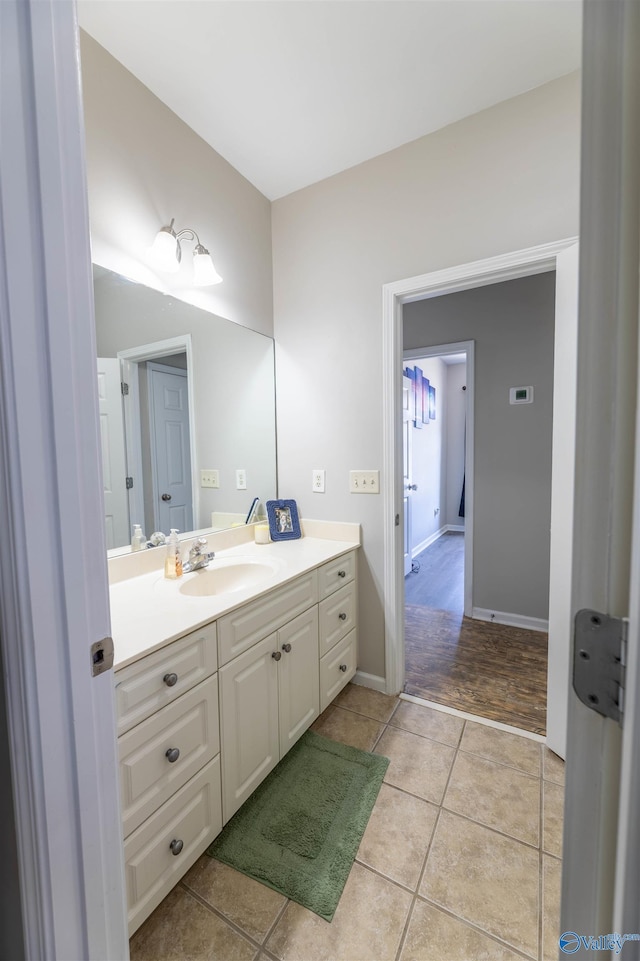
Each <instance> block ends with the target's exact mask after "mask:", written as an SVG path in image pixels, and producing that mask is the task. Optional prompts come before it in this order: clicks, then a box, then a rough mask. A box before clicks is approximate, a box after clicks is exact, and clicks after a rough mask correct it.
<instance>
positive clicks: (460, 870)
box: [420, 811, 540, 958]
mask: <svg viewBox="0 0 640 961" xmlns="http://www.w3.org/2000/svg"><path fill="white" fill-rule="evenodd" d="M539 870H540V869H539V855H538V852H537V851H535V850H534V849H533V848H530V847H527V846H526V845H524V844H521V843H520V842H519V841H515V840H512V839H511V838H506V837H503V836H502V835H500V834H496V833H495V831H491V830H490V829H489V828H486V827H484V826H483V825H480V824H475V823H474V822H473V821H467V820H466V819H464V818H461V817H458V816H457V815H455V814H450V813H449V812H448V811H442V813H441V815H440V819H439V821H438V825H437V827H436V833H435V837H434V839H433V842H432V845H431V850H430V852H429V857H428V858H427V866H426V869H425V873H424V876H423V879H422V883H421V885H420V894H421V895H422V896H423V897H425V898H428V899H429V900H430V901H435V902H436V904H439V905H441V906H442V907H443V908H445V909H446V910H448V911H451V913H452V914H455V915H457V916H458V917H460V918H462V919H464V920H466V921H469V922H470V923H471V924H474V925H476V926H477V927H479V928H481V929H482V930H483V931H486V932H487V933H488V934H492V935H493V936H494V937H496V938H500V940H502V941H505V942H506V943H507V944H510V945H512V946H513V947H514V948H516V949H518V950H520V951H523V952H525V953H526V954H527V955H529V956H530V957H532V958H536V957H537V952H538V900H539Z"/></svg>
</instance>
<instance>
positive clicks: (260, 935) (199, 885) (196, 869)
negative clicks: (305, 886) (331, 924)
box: [182, 854, 287, 943]
mask: <svg viewBox="0 0 640 961" xmlns="http://www.w3.org/2000/svg"><path fill="white" fill-rule="evenodd" d="M182 880H183V882H184V884H186V885H187V887H189V888H190V889H191V890H192V891H195V892H196V894H199V895H200V897H201V898H203V899H204V900H205V901H207V902H208V903H209V904H211V905H212V906H213V907H214V908H217V910H218V911H220V912H221V913H222V914H224V915H225V917H227V918H229V920H230V921H233V923H234V924H236V925H237V926H238V927H239V928H242V930H243V931H246V933H247V934H248V935H249V936H250V937H252V938H254V939H255V940H256V941H259V942H260V943H262V942H263V941H264V939H265V937H266V936H267V933H268V932H269V929H270V928H271V926H272V924H273V922H274V921H275V919H276V918H277V916H278V913H279V912H280V911H281V910H282V908H283V906H284V903H285V901H286V900H287V899H286V898H285V897H284V896H283V895H282V894H278V893H277V892H276V891H272V890H271V888H267V887H265V885H264V884H260V883H259V881H254V880H253V878H248V877H247V876H246V874H241V873H240V872H239V871H235V870H234V869H233V868H230V867H229V866H228V865H227V864H222V863H221V862H220V861H216V860H215V859H214V858H210V857H209V856H208V855H207V854H203V856H202V857H201V858H200V859H199V860H198V861H196V863H195V864H194V866H193V867H192V868H191V870H190V871H189V872H188V873H187V874H186V875H185V877H184V878H183V879H182Z"/></svg>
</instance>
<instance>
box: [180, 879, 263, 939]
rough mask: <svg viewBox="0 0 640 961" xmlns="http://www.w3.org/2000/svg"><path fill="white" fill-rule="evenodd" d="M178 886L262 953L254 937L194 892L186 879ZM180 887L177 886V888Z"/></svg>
mask: <svg viewBox="0 0 640 961" xmlns="http://www.w3.org/2000/svg"><path fill="white" fill-rule="evenodd" d="M178 885H180V887H182V888H183V890H184V891H186V892H187V894H189V895H191V897H192V898H193V899H194V901H197V902H198V903H199V904H201V905H202V907H203V908H207V910H208V911H209V912H210V913H211V914H213V915H215V916H216V917H217V918H220V920H221V921H224V923H225V924H226V925H228V927H230V928H231V929H232V930H233V931H235V932H236V934H239V935H241V936H242V937H243V938H244V940H245V941H249V943H250V944H251V945H253V947H255V948H257V949H258V951H260V949H261V947H262V945H261V944H260V942H259V941H256V939H255V938H254V937H253V935H251V934H247V932H246V931H244V930H243V929H242V928H241V927H240V925H238V924H236V923H235V921H232V920H231V919H230V918H228V917H227V915H226V914H224V913H223V912H222V911H221V910H220V909H219V908H216V907H215V906H214V905H213V904H211V903H210V902H209V901H207V900H206V899H205V898H203V897H202V895H201V894H198V892H197V891H194V890H193V888H190V887H189V886H188V885H187V884H185V882H184V878H180V880H179V881H178ZM178 885H176V887H177V886H178Z"/></svg>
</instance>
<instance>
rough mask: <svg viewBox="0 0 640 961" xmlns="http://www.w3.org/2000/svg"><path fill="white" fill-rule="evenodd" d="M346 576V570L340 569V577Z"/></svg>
mask: <svg viewBox="0 0 640 961" xmlns="http://www.w3.org/2000/svg"><path fill="white" fill-rule="evenodd" d="M346 576H347V572H346V571H338V577H346Z"/></svg>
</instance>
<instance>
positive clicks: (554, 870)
mask: <svg viewBox="0 0 640 961" xmlns="http://www.w3.org/2000/svg"><path fill="white" fill-rule="evenodd" d="M561 882H562V861H558V860H557V859H556V858H551V857H549V855H548V854H544V855H543V856H542V957H543V959H544V961H556V959H557V957H558V939H559V937H560V887H561Z"/></svg>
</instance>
